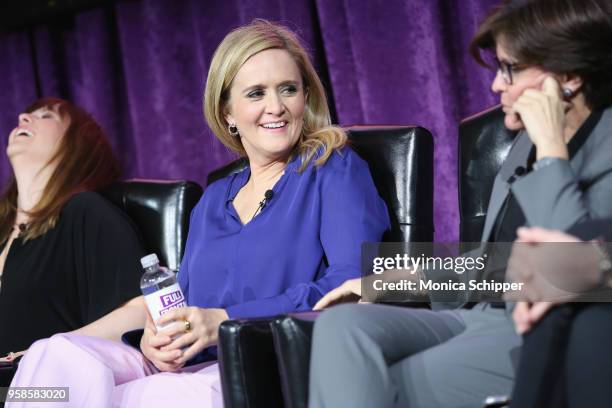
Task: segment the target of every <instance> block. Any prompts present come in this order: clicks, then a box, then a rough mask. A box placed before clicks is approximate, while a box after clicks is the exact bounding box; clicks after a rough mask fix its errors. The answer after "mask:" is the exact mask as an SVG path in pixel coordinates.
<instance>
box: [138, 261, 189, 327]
mask: <svg viewBox="0 0 612 408" xmlns="http://www.w3.org/2000/svg"><path fill="white" fill-rule="evenodd" d="M140 263H141V264H142V267H143V268H144V274H143V275H142V279H140V289H141V290H142V294H143V295H144V298H145V302H146V303H147V307H148V308H149V313H150V314H151V317H152V318H153V321H156V320H157V319H159V318H160V317H161V316H162V315H163V314H164V313H166V312H168V311H170V310H172V309H176V308H178V307H184V306H187V303H186V302H185V296H183V291H182V290H181V287H180V286H179V284H178V283H177V282H176V274H175V273H174V272H172V271H171V270H170V269H168V268H164V267H163V266H160V265H159V259H158V258H157V255H155V254H149V255H147V256H145V257H143V258H142V259H141V260H140ZM156 327H157V330H161V329H163V328H164V327H166V326H156Z"/></svg>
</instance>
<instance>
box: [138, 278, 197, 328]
mask: <svg viewBox="0 0 612 408" xmlns="http://www.w3.org/2000/svg"><path fill="white" fill-rule="evenodd" d="M145 301H146V302H147V307H148V308H149V313H151V317H152V318H153V320H154V321H155V320H157V319H159V318H160V317H161V316H162V315H163V314H165V313H167V312H169V311H170V310H172V309H176V308H179V307H184V306H187V303H185V296H183V291H182V290H181V287H180V286H179V284H178V283H175V284H174V285H171V286H167V287H165V288H163V289H160V290H158V291H157V292H153V293H151V294H149V295H147V296H145Z"/></svg>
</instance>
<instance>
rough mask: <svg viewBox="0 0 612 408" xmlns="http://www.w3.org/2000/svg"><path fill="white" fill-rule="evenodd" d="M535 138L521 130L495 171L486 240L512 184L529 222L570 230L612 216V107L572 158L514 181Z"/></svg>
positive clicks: (483, 238) (524, 164)
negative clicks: (581, 224)
mask: <svg viewBox="0 0 612 408" xmlns="http://www.w3.org/2000/svg"><path fill="white" fill-rule="evenodd" d="M532 146H533V145H532V143H531V140H530V139H529V136H528V135H527V133H526V132H525V131H522V132H520V133H519V134H518V135H517V137H516V139H515V141H514V144H513V146H512V148H511V150H510V153H509V154H508V158H507V159H506V160H505V161H504V164H503V165H502V167H501V169H500V171H499V173H498V174H497V176H496V177H495V182H494V183H493V190H492V192H491V199H490V201H489V207H488V209H487V216H486V218H485V224H484V228H483V232H482V238H481V241H482V242H486V241H488V239H489V237H490V235H491V231H492V229H493V226H494V225H495V220H496V219H497V216H498V215H499V211H500V210H501V208H502V205H503V203H504V201H505V199H506V197H507V196H508V192H509V191H510V189H511V190H512V193H513V194H514V196H515V198H516V200H517V202H518V203H519V205H520V206H521V209H522V210H523V212H524V213H525V218H526V219H527V224H528V225H529V226H539V227H544V228H551V229H560V230H567V229H569V228H570V227H572V226H574V225H576V224H577V223H579V222H583V221H587V220H590V219H598V218H606V217H611V216H612V107H611V108H608V109H606V110H605V111H604V112H603V114H602V116H601V119H600V120H599V122H598V123H597V125H596V126H595V128H594V129H593V131H592V132H591V134H590V135H589V137H588V139H587V140H586V141H585V142H584V144H583V145H582V147H581V148H580V149H579V150H578V152H576V154H575V155H574V157H572V159H571V160H569V161H566V160H560V161H557V162H554V163H552V164H550V165H548V166H546V167H544V168H541V169H538V170H534V171H532V172H530V173H528V174H526V175H524V176H523V177H517V178H516V180H515V181H514V182H513V183H508V179H509V178H510V177H511V176H512V175H513V174H514V171H515V169H516V168H517V167H518V166H523V167H526V165H527V159H528V155H529V151H530V150H531V147H532Z"/></svg>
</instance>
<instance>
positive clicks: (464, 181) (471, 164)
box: [459, 106, 517, 242]
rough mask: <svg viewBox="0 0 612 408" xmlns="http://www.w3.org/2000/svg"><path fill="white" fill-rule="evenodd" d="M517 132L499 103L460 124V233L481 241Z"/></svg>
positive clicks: (470, 240)
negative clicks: (493, 193)
mask: <svg viewBox="0 0 612 408" xmlns="http://www.w3.org/2000/svg"><path fill="white" fill-rule="evenodd" d="M516 133H517V132H513V131H510V130H508V129H506V127H505V126H504V112H503V111H502V110H501V109H500V108H499V106H495V107H493V108H491V109H488V110H486V111H484V112H481V113H478V114H476V115H473V116H471V117H469V118H467V119H464V120H463V121H462V122H461V124H460V125H459V220H460V225H459V237H460V240H461V241H462V242H480V238H481V234H482V229H483V228H484V219H485V216H486V214H487V207H488V206H489V197H490V195H491V190H492V189H493V181H494V179H495V175H496V174H497V172H498V171H499V169H500V168H501V165H502V163H503V162H504V160H505V159H506V156H507V155H508V152H509V151H510V147H511V145H512V142H513V141H514V138H515V136H516Z"/></svg>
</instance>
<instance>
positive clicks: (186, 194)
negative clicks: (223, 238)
mask: <svg viewBox="0 0 612 408" xmlns="http://www.w3.org/2000/svg"><path fill="white" fill-rule="evenodd" d="M102 194H103V195H104V196H105V197H106V198H108V199H109V200H110V201H112V202H113V203H114V204H115V205H117V206H118V207H119V208H121V210H123V211H124V212H125V213H126V214H127V215H128V216H129V217H130V218H131V219H132V221H133V222H134V224H136V227H137V228H138V230H139V231H140V233H141V235H142V238H143V241H144V245H145V249H146V250H147V252H155V253H156V254H157V256H158V257H159V260H160V262H161V263H162V264H163V265H166V266H168V267H169V268H170V269H173V270H178V268H179V266H180V263H181V259H182V257H183V253H184V251H185V243H186V242H187V232H188V230H189V215H190V214H191V210H192V209H193V207H194V206H195V205H196V204H197V202H198V200H199V199H200V196H201V195H202V187H200V186H199V185H198V184H197V183H194V182H192V181H184V180H179V181H161V180H126V181H121V182H118V183H115V184H113V185H112V186H110V187H109V188H108V189H106V190H105V191H103V192H102Z"/></svg>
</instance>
